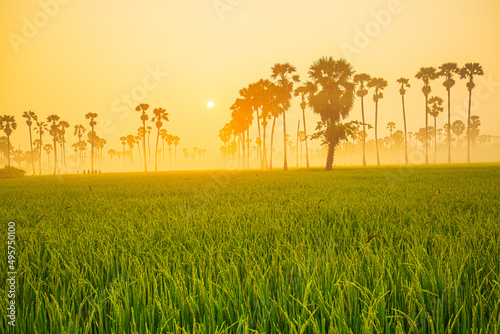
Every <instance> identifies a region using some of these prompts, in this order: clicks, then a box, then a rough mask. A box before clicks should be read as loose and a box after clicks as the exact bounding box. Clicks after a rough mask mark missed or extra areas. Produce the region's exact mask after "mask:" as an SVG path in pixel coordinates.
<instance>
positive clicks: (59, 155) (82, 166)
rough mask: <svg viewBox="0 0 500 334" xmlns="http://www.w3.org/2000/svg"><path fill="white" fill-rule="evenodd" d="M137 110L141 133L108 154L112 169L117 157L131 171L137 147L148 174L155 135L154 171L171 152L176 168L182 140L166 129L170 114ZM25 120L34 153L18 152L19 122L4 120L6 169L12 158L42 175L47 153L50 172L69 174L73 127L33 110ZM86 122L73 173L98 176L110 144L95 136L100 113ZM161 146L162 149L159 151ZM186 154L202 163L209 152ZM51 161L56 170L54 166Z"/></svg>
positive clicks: (1, 144)
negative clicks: (68, 150)
mask: <svg viewBox="0 0 500 334" xmlns="http://www.w3.org/2000/svg"><path fill="white" fill-rule="evenodd" d="M135 110H136V111H137V112H139V115H140V121H141V126H140V127H139V128H138V129H137V134H136V135H134V134H129V135H125V136H122V137H120V142H121V144H122V149H121V150H115V149H109V150H108V152H107V153H108V155H109V157H110V160H111V165H113V159H114V158H115V157H116V158H118V159H119V160H121V159H122V158H123V166H124V167H125V168H127V166H133V163H134V154H133V149H134V147H137V150H138V156H139V160H140V164H142V166H143V168H144V171H147V170H148V163H150V162H151V160H152V157H153V155H152V154H151V145H150V135H151V134H152V133H153V135H154V136H155V148H154V151H153V152H154V170H155V171H157V170H158V155H159V154H162V157H163V165H164V166H166V158H165V151H169V155H170V163H169V167H170V168H172V151H173V152H174V159H175V162H176V161H177V146H178V145H179V142H180V140H181V138H180V137H179V136H175V135H173V134H171V133H168V132H167V130H166V129H165V123H166V122H168V121H169V118H168V113H167V112H166V110H165V109H163V108H155V109H154V110H153V112H152V115H151V117H150V115H149V114H148V110H149V105H148V104H144V103H142V104H139V105H138V106H137V107H136V109H135ZM22 117H23V118H24V119H25V121H26V125H27V127H28V132H29V141H30V150H29V151H26V152H23V151H22V150H19V149H15V148H14V146H13V145H12V143H11V135H12V133H13V131H15V130H16V129H17V122H16V118H15V117H14V116H11V115H4V116H2V117H0V130H2V131H3V132H4V133H5V135H6V136H5V137H0V153H1V158H2V160H3V162H4V163H5V165H7V166H11V158H12V160H13V161H14V162H16V163H17V164H18V165H19V167H21V164H22V163H23V162H25V163H27V164H28V165H29V166H30V169H32V173H33V175H35V174H36V173H38V174H42V156H43V153H45V155H46V157H47V166H48V169H49V171H52V173H54V174H56V173H62V172H64V173H66V172H67V171H68V163H67V155H68V154H67V153H66V143H67V140H68V134H67V130H68V128H69V127H70V124H69V123H68V122H66V121H64V120H62V119H61V117H60V116H58V115H55V114H52V115H49V116H48V117H47V118H46V119H45V120H43V119H42V118H41V117H39V116H38V115H37V114H36V113H35V112H33V111H31V110H29V111H25V112H24V113H23V114H22ZM85 119H87V120H88V122H89V123H88V125H89V127H90V128H89V129H87V128H86V127H85V126H84V125H83V124H76V125H74V131H73V135H74V136H75V138H76V139H77V140H76V142H74V143H73V144H72V145H71V148H72V150H73V152H74V155H73V162H74V164H73V166H72V167H73V168H72V169H73V170H74V171H77V172H82V173H83V172H84V171H85V173H97V172H100V171H101V170H102V169H103V160H104V157H103V155H104V146H105V145H106V144H107V140H106V139H104V138H101V137H99V136H98V135H97V134H96V132H95V127H96V125H97V119H98V114H97V113H92V112H90V113H87V114H85ZM148 121H150V122H152V123H153V126H154V127H155V128H156V131H154V130H153V127H152V126H150V125H146V124H147V122H148ZM47 134H48V135H49V136H50V139H47V138H46V135H47ZM85 136H86V138H85ZM34 138H35V139H34ZM160 139H161V143H160ZM141 143H142V150H141ZM165 144H166V145H167V147H168V148H167V149H165ZM160 145H161V146H162V148H160V147H159V146H160ZM127 147H128V149H127ZM186 154H187V158H189V157H191V158H192V159H193V160H194V159H195V158H196V156H199V158H200V160H203V159H204V157H205V154H206V150H205V149H203V148H197V147H194V148H193V153H190V152H188V150H187V148H184V156H185V157H186ZM51 155H53V158H51ZM51 161H52V163H53V167H52V166H51ZM0 162H1V161H0ZM37 170H38V171H37ZM49 173H50V172H49Z"/></svg>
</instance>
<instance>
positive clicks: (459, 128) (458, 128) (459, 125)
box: [451, 120, 465, 148]
mask: <svg viewBox="0 0 500 334" xmlns="http://www.w3.org/2000/svg"><path fill="white" fill-rule="evenodd" d="M451 130H452V131H453V133H454V134H455V136H457V148H460V136H461V135H462V134H463V133H464V131H465V124H464V122H462V121H461V120H456V121H455V122H453V124H452V125H451Z"/></svg>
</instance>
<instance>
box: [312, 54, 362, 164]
mask: <svg viewBox="0 0 500 334" xmlns="http://www.w3.org/2000/svg"><path fill="white" fill-rule="evenodd" d="M353 74H354V70H353V68H352V66H351V64H349V63H348V62H347V61H346V60H344V59H340V60H334V59H333V58H332V57H323V58H320V59H318V60H317V61H315V62H314V63H313V64H312V65H311V67H310V68H309V77H310V78H311V82H312V84H313V87H312V91H311V92H310V93H309V105H310V106H311V107H312V109H313V111H314V112H315V113H317V114H319V115H320V116H321V122H320V123H318V127H317V129H318V130H320V131H319V132H318V133H316V134H315V135H313V138H317V137H319V136H322V137H323V142H324V143H325V144H328V155H327V159H326V167H325V170H332V166H333V157H334V154H335V146H336V145H337V144H338V143H339V142H340V140H341V139H342V138H345V129H344V127H343V126H342V124H339V123H340V121H341V119H344V118H346V117H347V116H349V112H350V111H351V110H352V106H353V103H354V89H355V86H354V82H353V81H352V76H353Z"/></svg>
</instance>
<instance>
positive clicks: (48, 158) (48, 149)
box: [40, 144, 55, 171]
mask: <svg viewBox="0 0 500 334" xmlns="http://www.w3.org/2000/svg"><path fill="white" fill-rule="evenodd" d="M43 149H44V150H45V153H47V164H48V166H49V171H50V153H51V152H52V151H53V150H54V148H53V147H52V145H50V144H45V145H44V146H43ZM54 154H55V150H54ZM40 160H42V158H41V157H40Z"/></svg>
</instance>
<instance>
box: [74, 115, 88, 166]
mask: <svg viewBox="0 0 500 334" xmlns="http://www.w3.org/2000/svg"><path fill="white" fill-rule="evenodd" d="M74 129H75V130H74V132H73V135H75V136H77V137H78V143H81V142H82V137H83V134H84V133H85V132H86V131H87V129H85V127H84V126H83V125H82V124H77V125H75V126H74ZM80 146H81V144H80V145H79V146H78V148H79V147H80ZM79 151H80V152H79V160H80V169H82V168H83V151H82V150H79Z"/></svg>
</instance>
